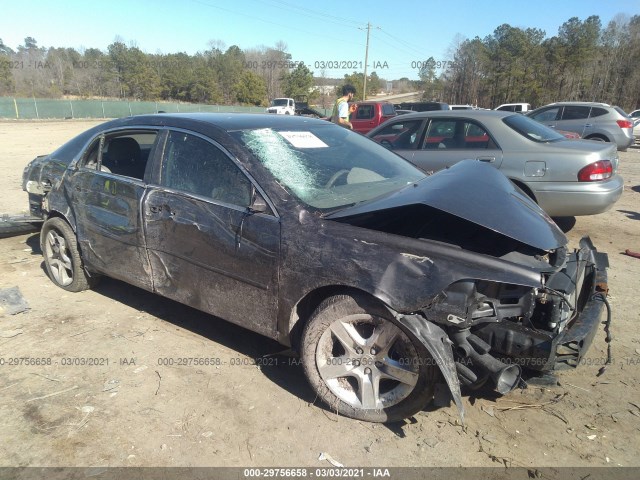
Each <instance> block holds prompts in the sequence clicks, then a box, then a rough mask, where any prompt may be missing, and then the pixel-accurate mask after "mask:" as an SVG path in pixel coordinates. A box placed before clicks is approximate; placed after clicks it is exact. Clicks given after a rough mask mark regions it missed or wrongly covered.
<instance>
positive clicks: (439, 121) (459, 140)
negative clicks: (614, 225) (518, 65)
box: [367, 110, 623, 217]
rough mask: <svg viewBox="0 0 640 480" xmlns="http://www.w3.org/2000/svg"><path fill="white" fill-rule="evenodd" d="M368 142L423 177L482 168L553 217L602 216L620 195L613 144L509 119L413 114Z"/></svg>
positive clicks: (491, 114)
mask: <svg viewBox="0 0 640 480" xmlns="http://www.w3.org/2000/svg"><path fill="white" fill-rule="evenodd" d="M367 137H369V138H371V139H372V140H374V141H376V142H378V143H380V144H382V145H384V146H386V147H387V148H389V149H391V150H393V151H394V152H396V153H398V154H399V155H401V156H402V157H404V158H406V159H407V160H409V161H410V162H412V163H413V164H415V165H416V166H417V167H419V168H420V169H422V170H424V171H425V172H435V171H438V170H441V169H443V168H446V167H449V166H451V165H453V164H455V163H457V162H459V161H460V160H465V159H475V160H478V161H481V162H486V163H488V164H490V165H493V166H494V167H495V168H497V169H499V170H500V171H501V172H502V173H503V174H504V175H506V176H507V177H508V178H509V179H510V180H511V181H512V182H513V183H515V184H516V185H517V186H518V187H520V188H521V189H522V190H524V192H525V193H527V195H529V196H530V197H531V198H533V199H534V200H535V201H536V202H537V203H538V204H539V205H540V206H541V207H542V208H543V209H544V210H545V211H546V212H547V213H548V214H549V215H551V216H554V217H563V216H577V215H594V214H597V213H602V212H604V211H606V210H608V209H609V208H611V207H612V206H613V204H614V203H615V202H616V201H617V200H618V198H620V195H622V189H623V180H622V177H620V175H618V173H617V171H618V152H617V150H616V146H615V144H610V143H603V142H594V141H591V140H568V139H567V138H565V137H564V136H563V135H561V134H559V133H557V132H555V131H554V130H552V129H550V128H548V127H546V126H544V125H542V124H540V123H538V122H536V121H534V120H532V119H530V118H527V117H525V116H523V115H521V114H517V113H513V112H498V111H484V110H457V111H434V112H419V113H412V114H407V115H402V116H399V117H396V118H393V119H391V120H388V121H387V122H385V123H384V124H382V125H380V126H379V127H377V128H375V129H373V130H372V131H371V132H369V133H368V134H367ZM478 181H479V182H480V181H481V179H478Z"/></svg>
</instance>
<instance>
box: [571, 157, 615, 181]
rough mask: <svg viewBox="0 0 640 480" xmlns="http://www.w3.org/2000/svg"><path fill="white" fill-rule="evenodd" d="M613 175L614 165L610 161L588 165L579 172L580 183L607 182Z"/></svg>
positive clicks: (600, 161)
mask: <svg viewBox="0 0 640 480" xmlns="http://www.w3.org/2000/svg"><path fill="white" fill-rule="evenodd" d="M611 175H613V165H611V162H610V161H609V160H599V161H597V162H594V163H592V164H590V165H587V166H586V167H584V168H583V169H582V170H580V171H579V172H578V181H580V182H597V181H598V180H606V179H607V178H610V177H611Z"/></svg>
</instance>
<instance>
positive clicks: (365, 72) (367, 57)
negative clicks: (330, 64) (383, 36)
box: [360, 22, 380, 100]
mask: <svg viewBox="0 0 640 480" xmlns="http://www.w3.org/2000/svg"><path fill="white" fill-rule="evenodd" d="M371 27H373V25H371V22H367V49H366V50H365V52H364V86H363V88H362V100H366V99H367V63H368V62H369V33H371ZM375 28H377V29H378V30H379V29H380V27H375ZM360 30H364V29H363V28H361V29H360Z"/></svg>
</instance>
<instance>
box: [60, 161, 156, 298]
mask: <svg viewBox="0 0 640 480" xmlns="http://www.w3.org/2000/svg"><path fill="white" fill-rule="evenodd" d="M69 182H70V184H71V185H72V187H71V188H70V189H69V191H70V192H71V195H72V196H73V201H72V202H71V204H72V205H73V207H74V208H73V210H74V214H75V218H76V224H77V235H78V242H79V244H80V248H81V249H82V256H83V260H84V261H85V263H86V264H87V265H88V266H89V267H90V268H92V269H94V270H96V271H98V272H101V273H104V274H106V275H109V276H111V277H114V278H117V279H119V280H123V281H126V282H129V283H132V284H134V285H137V286H139V287H142V288H145V289H147V290H151V288H152V283H151V274H150V273H151V271H150V268H149V262H148V259H147V255H146V249H145V246H144V237H143V231H142V228H141V222H140V202H141V200H142V197H143V195H144V192H145V189H146V187H145V185H144V183H143V182H142V181H138V180H134V179H131V178H125V177H120V176H117V175H112V174H109V173H105V172H97V171H96V170H92V169H88V168H80V169H79V170H78V171H76V172H75V173H73V174H72V176H71V178H70V180H69Z"/></svg>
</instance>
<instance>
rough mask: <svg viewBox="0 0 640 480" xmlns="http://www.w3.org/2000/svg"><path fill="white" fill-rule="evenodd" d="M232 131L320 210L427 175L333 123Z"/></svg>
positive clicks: (280, 178)
mask: <svg viewBox="0 0 640 480" xmlns="http://www.w3.org/2000/svg"><path fill="white" fill-rule="evenodd" d="M234 135H235V136H236V138H238V139H239V140H240V141H241V142H242V143H243V144H244V145H245V146H246V147H247V148H248V149H249V150H250V151H251V153H253V154H254V155H255V156H256V157H257V158H258V160H259V161H260V162H261V163H262V164H263V165H264V166H265V167H266V168H267V169H268V170H269V172H270V173H271V174H272V175H273V176H274V178H275V179H276V180H277V181H278V183H279V184H280V185H282V186H283V187H284V188H285V189H286V190H287V191H288V192H289V193H291V194H292V195H294V196H295V197H297V198H298V199H300V200H301V201H302V202H304V203H306V204H307V205H309V206H311V207H313V208H317V209H320V210H333V209H336V208H339V207H345V206H349V205H354V204H356V203H361V202H365V201H367V200H371V199H373V198H376V197H379V196H381V195H384V194H387V193H390V192H393V191H395V190H399V189H400V188H402V187H404V186H406V185H407V184H410V183H414V182H417V181H419V180H420V179H422V178H424V176H425V175H424V173H422V172H421V171H420V170H418V169H417V168H415V167H414V166H413V165H411V164H410V163H409V162H407V161H405V160H403V159H402V158H400V157H399V156H397V155H395V154H394V153H392V152H389V151H388V150H387V149H385V148H384V147H381V146H380V145H378V144H376V143H375V142H373V141H371V140H369V139H368V138H366V137H363V136H362V135H359V134H357V133H353V132H351V131H349V130H346V129H344V128H339V127H336V126H335V125H331V124H327V125H326V126H324V125H318V126H315V125H314V126H311V125H305V126H304V130H296V131H291V130H286V131H285V130H275V129H272V128H264V129H256V130H243V131H240V132H235V133H234Z"/></svg>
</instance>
